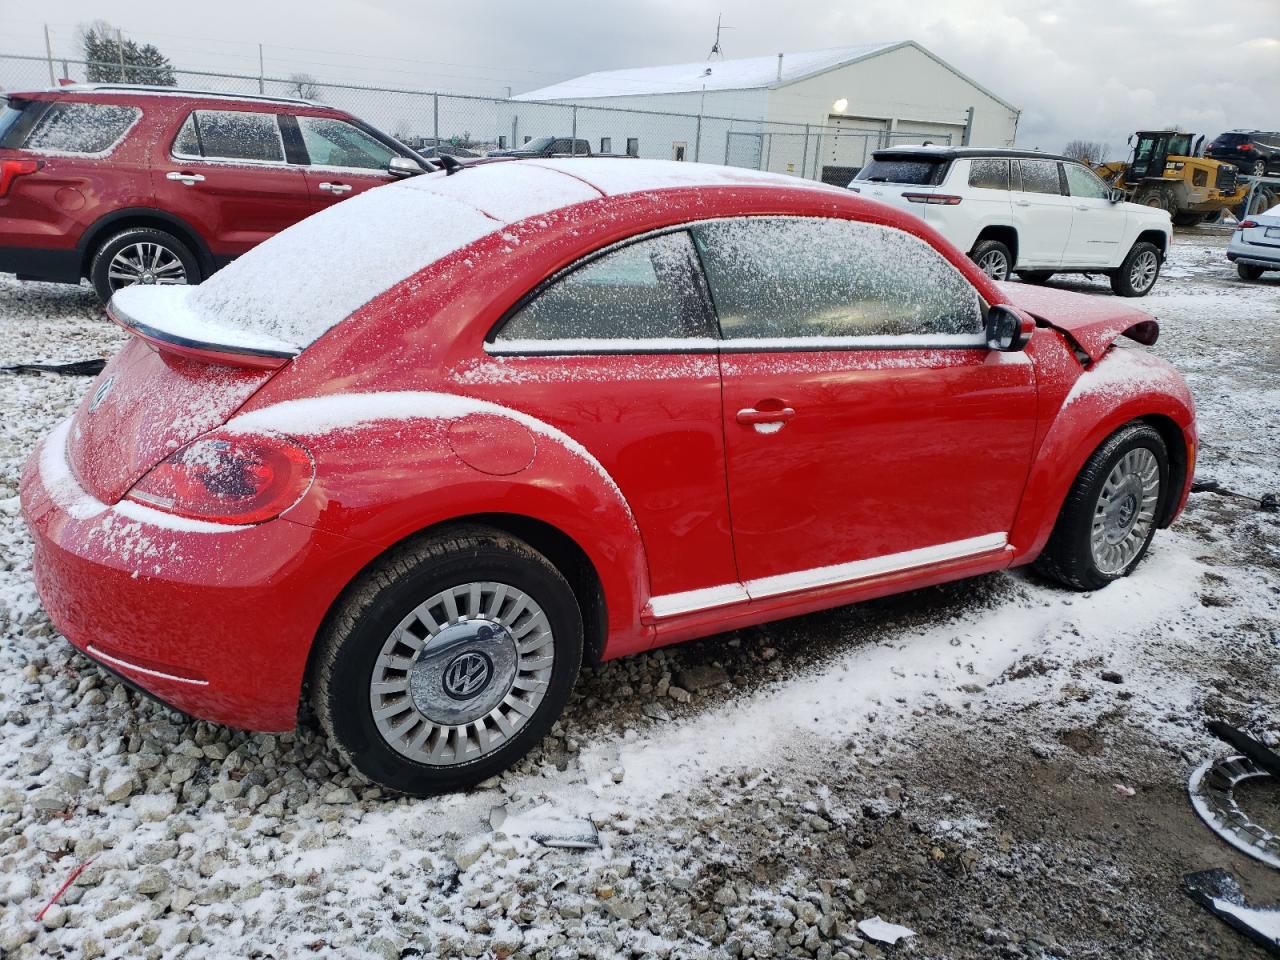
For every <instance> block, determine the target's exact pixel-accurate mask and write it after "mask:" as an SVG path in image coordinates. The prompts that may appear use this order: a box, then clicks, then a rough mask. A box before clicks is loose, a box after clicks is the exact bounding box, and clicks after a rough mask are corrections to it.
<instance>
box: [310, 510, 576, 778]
mask: <svg viewBox="0 0 1280 960" xmlns="http://www.w3.org/2000/svg"><path fill="white" fill-rule="evenodd" d="M485 581H491V582H494V583H500V584H509V585H511V586H513V587H515V588H516V589H518V590H520V591H522V592H524V593H526V594H527V595H528V596H529V597H531V598H533V599H534V600H535V601H536V602H537V604H538V605H539V606H540V607H541V608H542V611H543V612H544V613H545V614H546V615H547V620H548V623H549V624H550V628H551V631H552V635H553V643H554V662H553V665H552V667H551V671H552V672H551V677H550V679H549V680H548V681H547V684H546V692H545V695H544V697H543V699H542V701H541V702H540V703H539V704H538V705H537V707H536V708H535V710H534V712H533V714H532V715H531V716H530V717H529V718H528V720H527V721H526V723H525V725H524V726H523V727H521V728H519V729H518V730H517V731H516V733H515V735H514V736H512V737H511V738H510V739H509V740H507V741H506V742H505V743H503V744H502V745H500V746H498V747H497V748H496V749H494V750H493V751H492V752H489V753H484V754H482V755H480V756H478V757H477V758H476V759H473V760H467V761H462V762H459V763H456V764H451V765H447V766H433V765H430V764H427V763H420V762H417V761H415V760H413V759H412V758H410V757H408V756H405V755H404V754H403V753H400V752H399V751H397V750H395V749H394V748H393V747H392V746H391V745H390V744H389V743H388V742H387V740H386V739H385V738H384V737H383V735H382V733H381V732H380V731H379V729H378V727H377V724H376V722H375V720H374V717H373V706H372V699H371V697H372V694H371V693H370V688H369V685H370V682H371V680H372V679H373V671H374V668H375V665H376V663H377V660H378V657H379V655H380V652H381V650H382V646H383V644H384V642H385V641H386V640H387V638H388V637H389V636H390V635H391V632H392V630H394V629H395V628H396V626H397V625H398V624H400V623H401V621H402V620H403V619H404V618H405V617H406V616H407V615H408V614H409V613H410V612H411V611H413V610H414V608H415V607H417V606H418V605H419V604H420V603H422V602H423V601H424V600H426V599H427V598H429V597H432V596H434V595H435V594H437V593H439V592H441V591H443V590H447V589H448V588H450V587H454V586H458V585H460V584H467V583H477V582H485ZM317 644H318V646H317V649H316V653H315V656H314V658H313V664H314V665H313V668H312V674H311V697H310V699H311V704H312V706H313V708H314V709H315V712H316V716H317V717H318V719H319V720H320V725H321V726H322V727H323V729H324V731H325V733H326V734H328V736H329V738H330V740H331V741H332V742H333V743H334V745H335V746H336V747H337V750H338V752H339V753H340V754H341V755H342V757H343V759H344V760H346V761H347V762H348V763H349V764H350V765H351V766H353V767H355V768H356V769H357V770H359V771H360V773H362V774H363V775H364V776H365V777H367V778H368V779H369V780H371V781H373V782H374V783H376V784H379V785H380V786H383V787H386V788H388V789H390V790H394V791H396V792H399V793H405V794H410V795H412V796H429V795H431V794H436V793H445V792H449V791H453V790H461V789H465V788H467V787H471V786H474V785H475V784H477V783H479V782H480V781H482V780H485V779H488V778H489V777H491V776H493V775H494V774H497V773H500V772H502V771H503V770H505V769H507V768H508V767H510V766H511V765H512V764H514V763H516V762H517V761H519V760H520V759H521V758H522V757H524V756H525V755H526V754H527V753H528V752H529V751H530V750H531V749H533V747H534V746H535V745H536V744H537V743H538V742H539V741H540V740H542V738H543V737H544V736H546V733H547V731H548V730H550V729H551V725H552V724H553V723H554V722H555V720H556V718H557V717H559V715H560V713H561V711H562V710H563V709H564V705H565V703H566V702H567V701H568V699H569V694H570V692H571V691H572V689H573V684H574V681H575V680H576V679H577V676H578V670H579V668H580V667H581V664H582V615H581V613H580V611H579V608H578V603H577V599H576V598H575V596H574V593H573V590H572V589H571V588H570V586H569V584H568V582H566V580H565V578H564V577H563V576H562V575H561V574H560V572H559V571H558V570H557V569H556V568H555V567H554V566H553V565H552V564H551V562H550V561H548V560H547V558H546V557H544V556H543V555H542V554H541V553H539V552H538V551H536V550H534V549H533V548H532V547H531V546H529V545H528V544H527V543H525V542H524V541H523V540H519V539H517V538H515V537H512V536H510V535H508V534H505V533H503V532H501V531H499V530H494V529H492V528H489V527H482V526H465V527H462V526H460V527H456V528H453V529H450V530H448V531H446V532H441V533H436V534H433V535H429V536H423V537H419V538H416V539H413V540H410V541H408V542H406V543H404V544H402V545H401V546H399V547H396V548H394V549H393V550H392V551H391V552H389V553H388V554H387V555H386V556H384V557H382V558H381V559H380V560H378V561H377V562H376V563H375V564H374V565H373V566H371V567H370V568H369V569H367V570H366V571H365V572H364V573H363V574H361V576H360V577H359V578H358V579H357V580H356V581H355V582H354V583H353V584H352V585H351V586H350V587H348V589H347V591H346V593H345V594H344V596H343V598H342V599H341V600H340V601H339V603H338V605H337V607H336V608H335V610H334V611H333V612H332V613H331V614H330V616H329V618H328V620H327V621H326V623H325V625H324V627H323V628H322V629H321V631H320V635H319V637H318V638H317Z"/></svg>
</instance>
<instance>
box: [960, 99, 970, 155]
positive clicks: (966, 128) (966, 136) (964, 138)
mask: <svg viewBox="0 0 1280 960" xmlns="http://www.w3.org/2000/svg"><path fill="white" fill-rule="evenodd" d="M972 140H973V107H970V108H969V109H968V110H966V111H965V112H964V135H963V136H962V137H961V140H960V143H961V145H963V146H966V147H967V146H969V143H970V141H972Z"/></svg>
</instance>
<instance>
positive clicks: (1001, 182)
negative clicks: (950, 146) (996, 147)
mask: <svg viewBox="0 0 1280 960" xmlns="http://www.w3.org/2000/svg"><path fill="white" fill-rule="evenodd" d="M969 186H971V187H978V188H979V189H982V190H1008V189H1009V161H1008V160H1001V159H998V158H995V157H991V158H987V159H979V160H971V161H969Z"/></svg>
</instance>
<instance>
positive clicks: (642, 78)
mask: <svg viewBox="0 0 1280 960" xmlns="http://www.w3.org/2000/svg"><path fill="white" fill-rule="evenodd" d="M909 42H910V41H896V42H893V43H864V44H860V45H858V46H854V47H833V48H831V49H830V50H807V51H803V52H800V53H784V54H783V55H782V79H781V80H779V79H778V56H777V54H771V55H769V56H766V57H742V58H740V59H737V60H703V61H699V62H698V63H677V64H672V65H671V66H665V67H630V68H627V69H624V70H601V71H598V72H596V73H588V74H586V75H585V76H581V77H575V78H574V79H572V80H565V81H564V82H562V83H555V84H552V85H551V86H549V87H542V88H541V89H538V90H530V91H529V92H528V93H522V94H520V95H519V96H517V97H515V98H513V99H516V100H573V99H579V98H586V97H625V96H631V95H636V94H654V93H688V92H697V91H700V90H704V89H705V90H750V89H754V88H758V87H775V86H783V85H785V84H788V83H794V82H795V81H797V80H802V79H804V78H805V77H809V76H812V75H813V74H815V73H822V72H823V71H825V70H831V69H833V68H835V67H841V66H844V65H846V64H849V63H853V62H855V61H857V60H863V59H865V58H867V57H871V56H875V55H876V54H879V53H885V52H887V51H889V50H891V49H894V48H895V47H901V46H904V45H906V44H907V43H909Z"/></svg>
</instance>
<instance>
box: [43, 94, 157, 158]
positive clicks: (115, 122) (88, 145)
mask: <svg viewBox="0 0 1280 960" xmlns="http://www.w3.org/2000/svg"><path fill="white" fill-rule="evenodd" d="M141 116H142V111H141V110H139V109H138V108H137V107H124V106H119V105H117V104H113V103H75V102H73V101H65V102H60V103H54V104H51V105H50V106H49V108H48V109H47V110H45V111H44V113H43V114H41V116H40V119H39V120H37V121H36V123H35V125H34V126H33V127H32V128H31V130H30V132H28V134H27V138H26V140H25V141H24V142H23V144H22V146H23V147H24V148H25V149H27V150H45V151H48V152H51V153H75V154H82V155H83V154H105V153H108V152H110V150H111V149H112V148H113V147H114V146H115V145H116V144H117V143H119V142H120V140H122V139H123V138H124V135H125V134H126V133H127V132H128V131H129V128H130V127H132V126H133V125H134V123H136V122H137V120H138V118H139V117H141Z"/></svg>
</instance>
